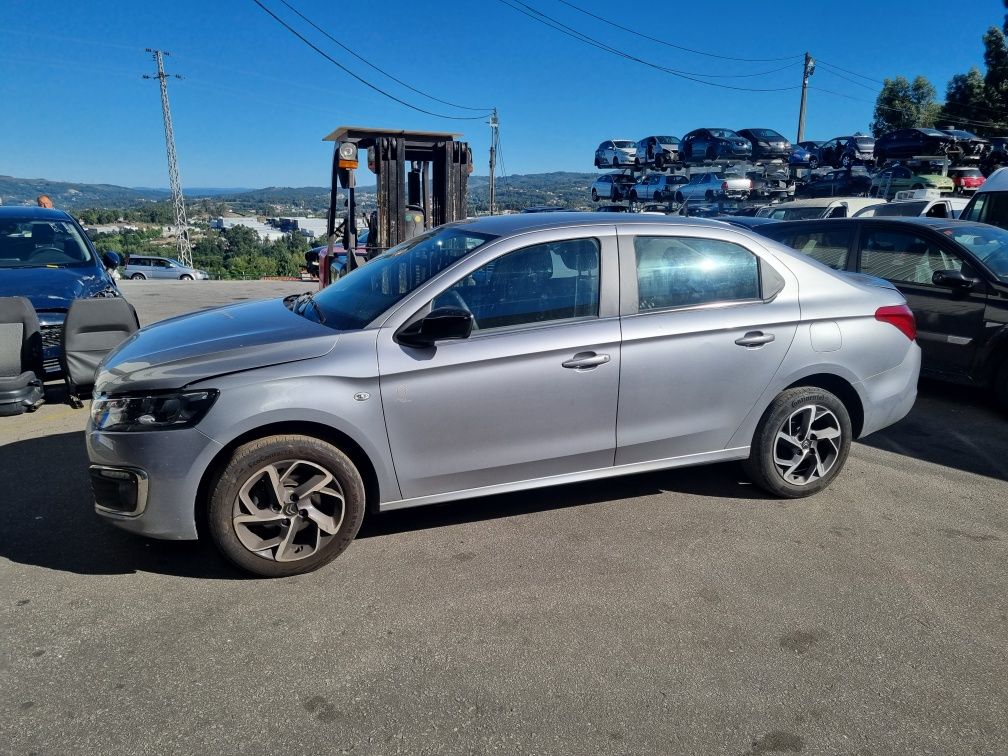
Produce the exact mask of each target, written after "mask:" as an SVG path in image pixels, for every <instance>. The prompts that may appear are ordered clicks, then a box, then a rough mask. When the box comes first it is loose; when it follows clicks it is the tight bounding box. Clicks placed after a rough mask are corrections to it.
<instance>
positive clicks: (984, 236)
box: [942, 225, 1008, 282]
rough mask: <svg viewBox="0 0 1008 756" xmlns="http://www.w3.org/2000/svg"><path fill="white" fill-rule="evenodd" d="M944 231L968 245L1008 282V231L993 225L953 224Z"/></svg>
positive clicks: (956, 240) (943, 231)
mask: <svg viewBox="0 0 1008 756" xmlns="http://www.w3.org/2000/svg"><path fill="white" fill-rule="evenodd" d="M942 233H943V234H945V235H946V236H949V237H951V238H952V239H953V240H955V242H956V243H958V244H961V245H962V246H964V247H966V249H968V250H969V251H970V252H972V253H973V255H974V256H975V257H976V258H977V259H978V260H979V261H980V262H982V263H983V264H984V265H986V266H987V267H988V268H989V269H990V271H991V272H992V273H993V274H994V275H995V276H997V277H998V278H999V279H1001V280H1002V281H1006V282H1008V231H1005V230H1004V229H1002V228H994V227H993V226H972V225H968V226H966V225H964V226H951V227H949V228H944V229H942Z"/></svg>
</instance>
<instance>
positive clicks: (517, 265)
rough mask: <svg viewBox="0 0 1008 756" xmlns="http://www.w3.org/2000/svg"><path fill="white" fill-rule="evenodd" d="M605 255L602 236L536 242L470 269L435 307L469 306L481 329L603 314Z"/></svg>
mask: <svg viewBox="0 0 1008 756" xmlns="http://www.w3.org/2000/svg"><path fill="white" fill-rule="evenodd" d="M600 259H601V248H600V246H599V242H598V240H596V239H567V240H564V241H558V242H548V243H546V244H535V245H533V246H531V247H525V248H524V249H518V250H515V251H514V252H509V253H508V254H506V255H504V256H502V257H499V258H497V259H496V260H493V261H491V262H489V263H487V264H486V265H484V266H483V267H482V268H479V269H478V270H476V271H474V272H473V273H470V274H469V275H468V276H466V277H465V278H463V279H462V280H461V281H459V282H457V283H456V284H455V285H454V286H452V287H451V288H450V289H448V290H447V291H445V292H443V293H441V294H439V295H438V296H437V297H435V298H434V301H433V302H431V307H432V308H438V307H461V308H463V309H466V310H468V311H469V312H471V313H472V315H473V329H474V330H479V331H487V330H493V329H499V328H514V327H517V326H527V325H534V324H539V323H549V322H553V321H559V320H573V319H577V318H589V317H598V313H599V262H600Z"/></svg>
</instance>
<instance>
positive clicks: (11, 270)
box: [0, 205, 120, 375]
mask: <svg viewBox="0 0 1008 756" xmlns="http://www.w3.org/2000/svg"><path fill="white" fill-rule="evenodd" d="M119 262H120V260H119V255H117V254H116V253H115V252H106V253H104V254H100V253H99V252H98V250H96V249H95V247H94V244H93V243H92V242H91V239H90V238H89V237H88V235H87V234H86V233H85V232H84V229H83V228H81V227H80V225H79V224H78V223H77V221H76V220H74V219H73V218H72V217H71V216H69V215H67V214H66V213H65V212H63V211H62V210H51V209H45V208H41V207H17V206H14V205H11V206H7V207H0V297H27V298H28V299H29V300H31V303H32V305H33V306H34V307H35V312H36V313H37V314H38V319H39V323H40V325H41V329H42V345H43V359H44V367H45V372H46V374H47V375H53V374H58V373H59V372H60V370H61V368H60V355H61V354H62V352H63V347H62V335H63V321H64V320H65V319H66V314H67V312H68V311H69V310H70V305H71V304H73V301H74V300H75V299H89V298H92V297H118V296H120V294H119V288H118V286H117V285H116V282H115V280H114V279H113V278H112V274H111V271H112V270H113V269H114V268H116V267H117V266H118V265H119Z"/></svg>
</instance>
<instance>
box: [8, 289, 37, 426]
mask: <svg viewBox="0 0 1008 756" xmlns="http://www.w3.org/2000/svg"><path fill="white" fill-rule="evenodd" d="M44 375H45V372H44V369H43V367H42V334H41V331H40V330H39V321H38V316H37V315H36V314H35V308H34V307H32V304H31V302H29V301H28V300H27V299H25V298H24V297H0V415H20V414H21V413H22V412H24V411H25V410H29V411H31V410H34V409H35V408H36V407H38V405H39V404H41V403H42V399H43V396H44V389H43V387H42V379H43V376H44Z"/></svg>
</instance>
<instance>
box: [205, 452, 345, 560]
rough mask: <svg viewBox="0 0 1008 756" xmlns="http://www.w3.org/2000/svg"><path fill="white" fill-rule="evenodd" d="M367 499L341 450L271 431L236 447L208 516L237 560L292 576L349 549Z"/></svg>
mask: <svg viewBox="0 0 1008 756" xmlns="http://www.w3.org/2000/svg"><path fill="white" fill-rule="evenodd" d="M364 505H365V496H364V482H363V480H362V479H361V476H360V473H359V472H358V471H357V468H356V467H355V466H354V464H353V462H351V461H350V458H349V457H347V456H346V454H344V453H343V452H342V451H340V450H339V449H337V448H336V447H335V446H333V445H332V444H329V443H326V442H325V441H321V440H319V439H317V438H312V437H310V436H300V435H283V436H269V437H267V438H262V439H258V440H256V441H251V442H249V443H247V444H245V445H243V446H240V447H238V449H236V450H235V452H234V454H233V455H232V456H231V459H230V460H229V461H228V463H227V465H226V466H225V467H224V469H223V471H222V472H221V473H220V475H219V476H218V477H217V479H216V481H215V483H214V485H213V487H212V489H211V493H210V498H209V502H208V505H207V522H208V526H209V531H210V535H211V537H212V539H213V541H214V543H215V544H216V545H217V548H218V549H220V551H221V553H222V554H223V555H224V556H225V557H226V558H227V559H228V560H230V561H231V562H232V563H234V564H235V565H237V566H238V567H240V568H241V569H243V570H246V571H248V572H251V573H253V574H256V575H260V576H262V577H286V576H288V575H298V574H301V573H303V572H310V571H312V570H316V569H318V568H319V567H321V566H323V565H324V564H327V563H328V562H330V561H332V560H333V559H335V558H336V557H338V556H339V555H340V554H342V553H343V552H344V551H345V550H346V548H347V546H349V545H350V542H351V541H353V539H354V537H355V536H356V535H357V531H358V530H360V525H361V522H362V521H363V519H364Z"/></svg>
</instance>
